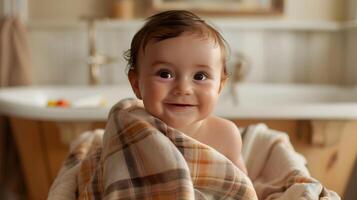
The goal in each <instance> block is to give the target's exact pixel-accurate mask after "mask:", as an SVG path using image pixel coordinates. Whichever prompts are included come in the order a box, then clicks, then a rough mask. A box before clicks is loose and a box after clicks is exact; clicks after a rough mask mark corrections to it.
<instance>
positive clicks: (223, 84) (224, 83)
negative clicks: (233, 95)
mask: <svg viewBox="0 0 357 200" xmlns="http://www.w3.org/2000/svg"><path fill="white" fill-rule="evenodd" d="M227 79H228V78H222V80H221V83H220V84H219V90H218V93H219V94H220V93H221V92H222V90H223V88H224V86H225V85H226V82H227Z"/></svg>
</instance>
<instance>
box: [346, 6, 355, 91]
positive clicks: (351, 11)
mask: <svg viewBox="0 0 357 200" xmlns="http://www.w3.org/2000/svg"><path fill="white" fill-rule="evenodd" d="M348 19H349V21H354V22H355V27H354V28H353V29H349V30H347V31H346V33H345V36H346V41H345V42H346V57H345V60H346V63H345V66H346V72H345V75H346V77H345V79H346V83H347V84H349V85H357V56H356V52H357V1H356V0H348Z"/></svg>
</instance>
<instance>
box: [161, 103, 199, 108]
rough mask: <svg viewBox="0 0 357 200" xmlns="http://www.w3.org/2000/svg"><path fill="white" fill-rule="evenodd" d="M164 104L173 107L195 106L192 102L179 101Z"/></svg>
mask: <svg viewBox="0 0 357 200" xmlns="http://www.w3.org/2000/svg"><path fill="white" fill-rule="evenodd" d="M166 105H168V106H169V107H174V108H191V107H195V106H196V105H194V104H181V103H167V104H166Z"/></svg>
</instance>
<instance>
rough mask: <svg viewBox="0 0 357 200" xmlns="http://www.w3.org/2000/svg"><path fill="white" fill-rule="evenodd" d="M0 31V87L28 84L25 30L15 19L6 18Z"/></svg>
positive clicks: (28, 73) (28, 59)
mask: <svg viewBox="0 0 357 200" xmlns="http://www.w3.org/2000/svg"><path fill="white" fill-rule="evenodd" d="M0 31H1V32H0V36H1V39H0V87H5V86H15V85H28V84H30V65H31V63H30V49H29V46H28V42H27V34H26V28H25V27H24V26H23V25H22V23H21V22H20V20H19V19H18V18H17V17H7V18H5V19H4V20H3V21H2V23H1V28H0Z"/></svg>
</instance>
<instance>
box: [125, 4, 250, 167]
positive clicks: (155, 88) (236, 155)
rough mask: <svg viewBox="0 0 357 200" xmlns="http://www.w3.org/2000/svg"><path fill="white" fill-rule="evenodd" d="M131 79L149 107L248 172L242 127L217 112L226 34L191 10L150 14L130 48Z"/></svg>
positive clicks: (158, 116)
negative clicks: (243, 148) (222, 34)
mask: <svg viewBox="0 0 357 200" xmlns="http://www.w3.org/2000/svg"><path fill="white" fill-rule="evenodd" d="M126 59H127V60H128V66H129V69H128V77H129V81H130V84H131V86H132V89H133V91H134V93H135V95H136V96H137V98H139V99H141V100H143V103H144V107H145V110H146V111H147V112H148V113H150V114H151V115H153V116H154V117H156V118H158V119H160V120H162V121H163V122H165V123H166V124H167V125H169V126H171V127H173V128H175V129H177V130H179V131H181V132H183V133H184V134H186V135H187V136H189V137H191V138H194V139H196V140H197V141H199V142H201V143H204V144H206V145H208V146H210V147H212V148H214V149H216V150H217V151H219V152H220V153H221V154H223V155H225V156H226V157H227V158H228V159H230V160H231V161H232V162H233V163H234V164H235V165H236V166H238V167H239V168H240V169H241V170H242V171H243V172H245V173H247V170H246V167H245V165H244V162H243V159H242V156H241V148H242V140H241V136H240V133H239V130H238V128H237V126H236V125H235V124H234V123H233V122H231V121H229V120H226V119H223V118H220V117H217V116H214V115H212V111H213V109H214V106H215V104H216V103H217V100H218V97H219V95H220V93H221V91H222V88H223V86H224V84H225V82H226V80H227V69H226V43H225V40H224V39H223V37H222V36H221V34H220V33H219V32H218V31H217V30H215V29H214V28H213V27H212V26H210V25H209V24H207V23H206V22H205V21H204V20H202V19H201V18H199V17H198V16H196V15H195V14H193V13H191V12H188V11H166V12H162V13H159V14H156V15H154V16H151V17H149V18H148V21H147V22H146V24H145V25H144V26H143V27H142V28H141V29H140V30H139V31H138V32H137V33H136V34H135V36H134V38H133V40H132V42H131V47H130V49H129V50H128V51H127V52H126Z"/></svg>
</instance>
